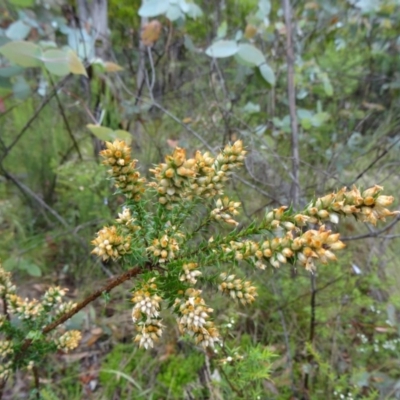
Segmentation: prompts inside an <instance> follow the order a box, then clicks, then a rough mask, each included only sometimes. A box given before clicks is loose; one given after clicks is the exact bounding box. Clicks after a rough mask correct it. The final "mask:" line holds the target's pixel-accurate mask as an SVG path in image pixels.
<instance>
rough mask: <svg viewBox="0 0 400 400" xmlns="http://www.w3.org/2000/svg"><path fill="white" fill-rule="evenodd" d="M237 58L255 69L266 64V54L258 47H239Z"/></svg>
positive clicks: (246, 44)
mask: <svg viewBox="0 0 400 400" xmlns="http://www.w3.org/2000/svg"><path fill="white" fill-rule="evenodd" d="M236 56H237V57H238V58H240V59H242V60H243V61H245V62H246V63H248V64H250V65H252V66H254V67H257V66H259V65H261V64H263V63H265V57H264V54H263V53H262V52H261V51H260V50H259V49H257V47H254V46H253V45H252V44H248V43H243V44H240V45H239V49H238V52H237V54H236Z"/></svg>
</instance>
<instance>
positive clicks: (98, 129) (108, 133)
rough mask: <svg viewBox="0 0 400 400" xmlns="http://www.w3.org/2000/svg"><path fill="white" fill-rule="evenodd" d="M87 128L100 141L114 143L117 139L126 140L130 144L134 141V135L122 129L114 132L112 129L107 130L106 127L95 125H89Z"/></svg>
mask: <svg viewBox="0 0 400 400" xmlns="http://www.w3.org/2000/svg"><path fill="white" fill-rule="evenodd" d="M86 127H87V128H88V129H89V130H90V131H91V132H92V133H93V135H95V136H96V137H97V138H99V139H100V140H104V141H108V142H109V141H114V140H115V139H119V140H125V141H126V142H129V141H131V140H132V135H131V134H130V133H129V132H127V131H124V130H122V129H118V130H116V131H113V130H112V129H110V128H107V127H105V126H100V125H93V124H88V125H86Z"/></svg>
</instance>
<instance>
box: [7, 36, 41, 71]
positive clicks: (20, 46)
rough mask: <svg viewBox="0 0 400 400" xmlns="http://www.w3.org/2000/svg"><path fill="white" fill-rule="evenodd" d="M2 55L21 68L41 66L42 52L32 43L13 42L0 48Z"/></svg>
mask: <svg viewBox="0 0 400 400" xmlns="http://www.w3.org/2000/svg"><path fill="white" fill-rule="evenodd" d="M0 54H2V55H3V56H4V57H6V58H7V59H9V60H10V61H12V62H13V63H15V64H17V65H19V66H21V67H25V68H27V67H38V66H40V65H41V61H40V58H41V56H42V51H41V49H40V47H39V46H38V45H36V44H34V43H31V42H25V41H13V42H8V43H6V44H5V45H3V46H1V47H0Z"/></svg>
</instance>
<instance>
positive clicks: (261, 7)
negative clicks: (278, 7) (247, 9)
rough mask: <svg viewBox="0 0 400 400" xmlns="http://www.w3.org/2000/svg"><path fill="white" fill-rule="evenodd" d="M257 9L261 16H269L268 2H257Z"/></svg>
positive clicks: (269, 7) (269, 5)
mask: <svg viewBox="0 0 400 400" xmlns="http://www.w3.org/2000/svg"><path fill="white" fill-rule="evenodd" d="M258 9H259V10H260V12H261V14H262V15H263V16H266V15H269V13H270V12H271V2H270V0H259V2H258Z"/></svg>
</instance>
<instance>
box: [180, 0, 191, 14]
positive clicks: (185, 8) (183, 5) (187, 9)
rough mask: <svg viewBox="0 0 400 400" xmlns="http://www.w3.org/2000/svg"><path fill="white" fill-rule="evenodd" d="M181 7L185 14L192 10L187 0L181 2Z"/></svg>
mask: <svg viewBox="0 0 400 400" xmlns="http://www.w3.org/2000/svg"><path fill="white" fill-rule="evenodd" d="M179 7H180V9H181V10H182V12H184V13H185V14H186V13H187V12H188V11H189V10H190V5H189V3H186V1H185V0H179Z"/></svg>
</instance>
